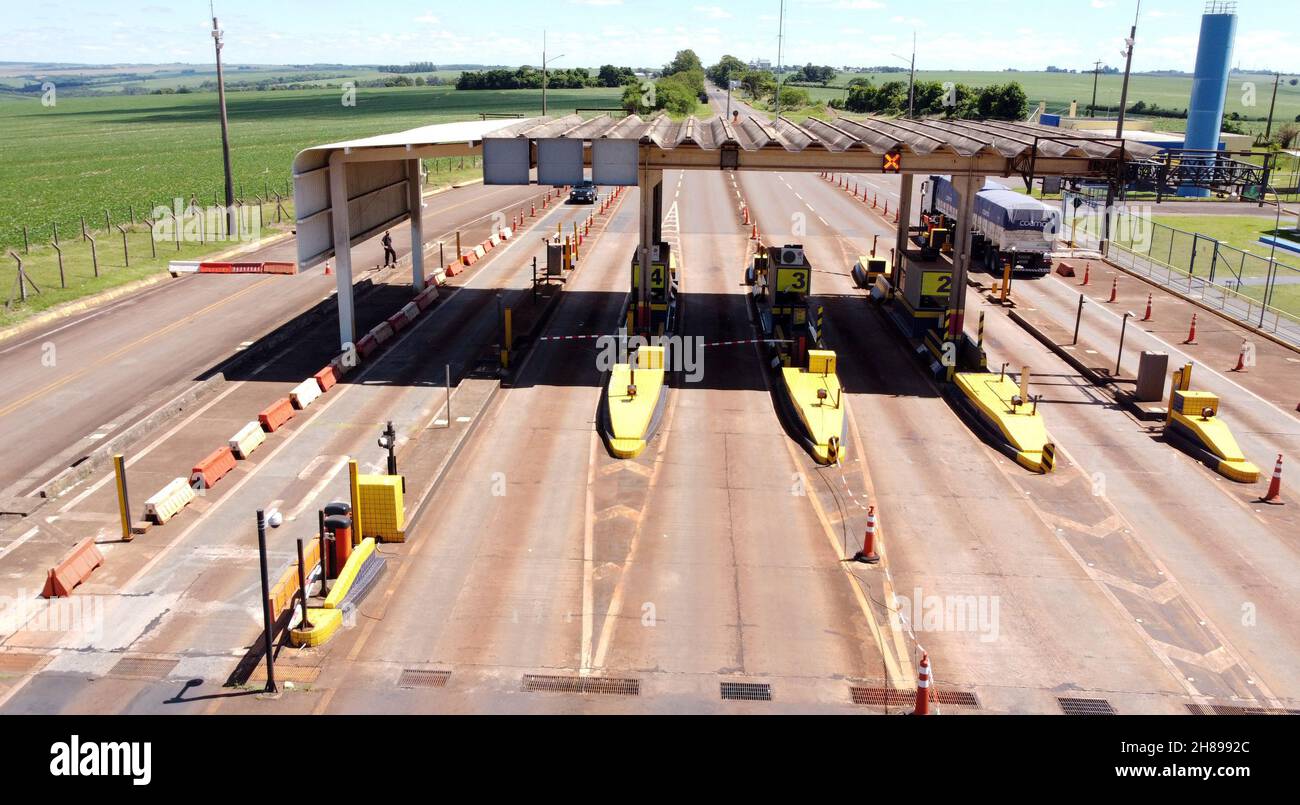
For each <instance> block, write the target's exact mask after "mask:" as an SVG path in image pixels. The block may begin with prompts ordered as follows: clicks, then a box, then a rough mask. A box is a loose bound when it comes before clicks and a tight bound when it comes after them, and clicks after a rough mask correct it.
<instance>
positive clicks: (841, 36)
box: [0, 0, 1300, 73]
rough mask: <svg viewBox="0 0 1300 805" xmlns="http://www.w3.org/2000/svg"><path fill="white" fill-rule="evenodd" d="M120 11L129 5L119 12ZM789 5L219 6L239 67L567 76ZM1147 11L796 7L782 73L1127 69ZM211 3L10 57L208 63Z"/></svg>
mask: <svg viewBox="0 0 1300 805" xmlns="http://www.w3.org/2000/svg"><path fill="white" fill-rule="evenodd" d="M1203 5H1204V4H1203V2H1201V1H1200V0H1146V2H1144V3H1143V6H1142V21H1141V23H1140V26H1139V30H1138V47H1137V51H1136V56H1135V59H1134V66H1135V69H1138V70H1152V69H1181V70H1190V69H1191V68H1192V66H1193V62H1194V60H1195V52H1196V40H1197V32H1198V26H1199V17H1200V13H1201V10H1202V7H1203ZM114 6H116V8H113V7H114ZM778 7H779V0H752V1H751V2H747V3H743V4H742V3H737V2H728V0H655V1H654V2H651V1H650V0H540V2H539V0H528V1H527V2H524V1H523V0H474V1H473V2H462V3H449V2H446V0H438V1H437V2H431V1H430V0H379V1H378V2H357V1H356V0H350V1H349V2H342V0H312V2H298V1H295V0H285V1H281V0H219V2H217V13H218V16H219V17H220V18H221V21H222V26H223V27H224V28H226V30H227V32H228V34H227V50H226V54H227V56H226V57H227V59H228V60H229V61H231V62H237V63H276V64H283V63H309V62H342V63H349V64H363V63H371V64H373V63H404V62H408V61H432V62H434V63H442V64H448V63H501V64H520V63H534V64H535V63H537V62H539V61H540V53H539V52H540V49H541V47H540V46H541V30H542V29H543V28H546V29H547V30H548V31H549V39H550V42H551V47H552V53H553V54H563V55H564V58H563V59H562V60H560V61H559V62H557V64H558V65H560V66H592V65H599V64H602V63H605V62H613V63H617V64H630V65H633V66H655V65H661V64H663V63H665V62H666V61H667V60H668V59H670V58H671V57H672V54H673V53H674V52H675V51H676V50H677V49H679V48H683V47H691V48H694V49H695V51H696V52H697V53H699V54H700V56H701V58H703V59H704V61H705V62H706V63H710V62H712V61H716V59H717V58H718V57H719V56H720V55H722V54H723V53H732V54H734V55H736V56H739V57H740V58H742V59H745V60H749V59H753V58H768V59H771V60H773V61H775V60H776V55H777V53H776V51H777V42H776V31H777V10H778ZM1134 8H1135V0H1046V1H1045V2H1026V0H930V2H916V0H906V1H905V0H787V2H786V17H787V23H786V45H785V59H784V60H785V62H786V63H796V64H803V63H806V62H809V61H811V62H814V63H817V64H832V65H835V66H841V65H871V64H884V63H890V62H895V63H897V62H898V59H896V58H894V57H893V56H892V55H891V54H906V53H908V51H909V50H910V48H911V38H912V29H913V28H915V29H916V32H917V38H918V66H920V67H922V68H931V69H971V70H974V69H1001V68H1004V67H1015V68H1020V69H1042V68H1043V67H1045V66H1046V65H1048V64H1056V65H1058V66H1063V67H1073V68H1076V69H1083V68H1087V67H1089V66H1090V65H1091V63H1092V62H1093V61H1094V60H1096V59H1102V60H1105V61H1107V62H1109V63H1112V64H1119V63H1120V62H1121V61H1122V60H1121V59H1120V55H1119V50H1120V48H1121V41H1122V39H1123V38H1124V37H1125V36H1126V35H1127V34H1128V29H1129V26H1130V25H1131V24H1132V19H1133V11H1134ZM1238 13H1239V15H1240V19H1239V23H1238V33H1237V43H1236V55H1235V59H1234V61H1236V62H1240V63H1241V65H1242V66H1244V67H1247V68H1254V67H1258V68H1265V69H1272V70H1281V71H1283V72H1290V73H1297V72H1300V18H1298V17H1297V16H1296V13H1295V0H1288V1H1286V2H1284V0H1241V2H1240V3H1239V12H1238ZM207 16H208V5H207V0H199V1H198V2H195V1H194V0H182V1H181V2H174V3H169V4H162V3H157V4H151V3H150V2H149V1H148V0H144V2H141V3H131V4H126V3H117V2H114V3H105V2H103V0H48V1H47V2H42V3H30V4H29V5H28V7H27V8H26V9H24V11H23V12H22V13H21V14H18V13H15V12H14V11H12V10H11V11H8V12H6V14H5V18H6V19H5V22H6V25H5V29H4V30H0V61H62V62H88V63H123V62H132V63H159V62H173V61H185V62H194V63H210V62H211V51H212V49H211V41H210V40H209V39H208V37H207V34H206V32H205V29H206V27H207V26H208V25H209V22H208V20H207Z"/></svg>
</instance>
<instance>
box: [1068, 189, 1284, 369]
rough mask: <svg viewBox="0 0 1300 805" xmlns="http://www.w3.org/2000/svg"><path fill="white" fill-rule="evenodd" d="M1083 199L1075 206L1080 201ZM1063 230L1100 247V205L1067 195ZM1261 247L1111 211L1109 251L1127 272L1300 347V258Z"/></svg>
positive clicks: (1082, 244)
mask: <svg viewBox="0 0 1300 805" xmlns="http://www.w3.org/2000/svg"><path fill="white" fill-rule="evenodd" d="M1075 198H1078V199H1080V202H1079V203H1078V204H1077V205H1076V203H1075V202H1074V199H1075ZM1063 204H1064V208H1065V222H1066V223H1065V231H1066V233H1067V234H1069V235H1070V236H1071V237H1072V239H1073V240H1074V243H1075V245H1076V246H1077V247H1079V248H1084V249H1096V250H1098V251H1101V250H1102V247H1103V245H1105V244H1103V243H1102V240H1101V235H1102V231H1103V229H1102V205H1100V204H1097V203H1096V202H1095V201H1094V200H1092V199H1089V198H1088V197H1086V196H1081V195H1076V194H1071V193H1066V195H1065V198H1064V201H1063ZM1271 252H1272V249H1271V247H1270V246H1267V245H1264V244H1260V253H1258V254H1256V253H1253V252H1250V251H1247V250H1244V249H1238V248H1236V247H1235V246H1230V245H1228V244H1226V243H1222V242H1220V241H1218V240H1215V239H1214V238H1211V237H1207V236H1205V235H1202V234H1199V233H1197V232H1186V231H1183V230H1181V229H1175V228H1173V227H1170V226H1167V225H1165V224H1160V223H1157V222H1155V221H1152V220H1151V219H1150V217H1149V216H1148V215H1146V214H1144V213H1142V212H1134V211H1132V210H1130V209H1127V208H1117V209H1115V210H1113V211H1112V213H1111V241H1110V243H1109V244H1108V246H1107V248H1106V249H1105V250H1104V254H1105V256H1106V258H1107V259H1108V260H1110V261H1111V262H1112V263H1115V264H1116V265H1118V266H1121V267H1122V268H1125V269H1128V270H1129V271H1131V272H1133V273H1135V274H1139V275H1141V276H1144V277H1146V278H1148V279H1150V280H1152V281H1154V282H1157V283H1159V284H1161V285H1164V286H1165V287H1167V288H1169V289H1170V290H1173V291H1176V292H1178V293H1180V294H1183V295H1184V296H1187V297H1190V298H1192V299H1195V300H1196V301H1198V302H1201V303H1202V304H1204V305H1206V306H1207V307H1210V308H1214V309H1216V310H1219V311H1221V312H1223V313H1224V314H1225V315H1227V316H1230V317H1231V318H1234V319H1237V320H1238V321H1241V322H1243V323H1245V324H1249V325H1250V326H1252V327H1255V328H1258V329H1259V330H1261V331H1263V332H1266V333H1271V334H1273V335H1276V336H1277V337H1279V338H1282V339H1284V340H1286V341H1288V342H1289V343H1293V344H1300V255H1295V254H1291V253H1289V252H1287V251H1285V250H1284V249H1282V248H1278V249H1277V252H1276V254H1275V255H1271Z"/></svg>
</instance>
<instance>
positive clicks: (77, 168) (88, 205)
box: [0, 87, 620, 246]
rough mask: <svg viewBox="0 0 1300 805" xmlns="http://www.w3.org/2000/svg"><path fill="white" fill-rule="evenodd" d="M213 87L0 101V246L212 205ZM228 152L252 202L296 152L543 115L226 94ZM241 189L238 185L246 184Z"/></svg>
mask: <svg viewBox="0 0 1300 805" xmlns="http://www.w3.org/2000/svg"><path fill="white" fill-rule="evenodd" d="M619 97H620V91H619V90H617V89H584V90H551V91H550V92H548V93H547V102H548V106H549V107H550V108H549V111H551V112H553V113H566V112H571V111H573V110H574V109H575V108H577V107H607V106H617V105H618V102H619ZM216 99H217V96H216V94H215V93H196V94H189V95H145V96H119V97H84V98H61V99H59V101H58V103H57V105H56V106H55V107H53V108H46V107H43V106H41V104H40V101H39V100H38V99H36V98H20V99H15V98H8V99H5V100H0V165H3V166H4V170H3V173H0V243H2V244H4V245H5V246H15V245H18V246H21V244H22V227H23V226H24V225H26V226H27V227H28V230H29V236H30V237H31V239H32V240H33V241H37V240H39V241H42V242H43V241H47V240H48V239H49V238H50V235H51V223H52V222H53V221H58V222H59V228H60V230H61V231H62V232H64V233H65V234H66V233H71V232H74V231H79V229H80V218H81V216H83V215H84V216H86V218H87V220H88V222H89V223H90V224H91V225H94V224H95V222H96V221H98V222H100V226H102V222H103V219H104V210H105V209H108V210H109V212H110V217H111V219H112V220H113V221H114V222H120V221H122V220H124V219H126V217H127V214H128V209H129V207H134V210H135V213H136V215H137V216H139V215H141V214H142V213H143V212H144V211H146V210H148V209H151V208H152V207H153V206H155V205H158V204H167V205H170V199H173V198H175V197H176V196H177V195H184V196H186V197H188V196H190V195H196V196H198V198H199V200H200V201H201V202H203V203H211V201H212V199H213V198H214V194H217V193H219V192H220V190H221V186H222V168H221V131H220V126H219V124H218V121H217V102H216ZM227 100H228V106H229V113H230V129H231V132H230V136H231V142H232V149H231V152H232V153H231V156H232V160H233V163H234V175H235V181H236V184H237V185H240V186H242V189H243V193H242V195H243V196H244V197H249V198H251V197H252V196H253V195H254V194H263V193H264V192H265V191H266V190H267V189H269V190H270V191H272V192H275V191H277V190H278V191H279V192H281V193H284V192H285V191H286V189H287V184H286V183H287V181H288V179H289V175H290V168H291V162H292V160H293V156H294V154H296V153H297V152H298V151H300V150H301V149H303V148H306V147H308V146H312V145H317V144H320V143H326V142H332V141H337V140H341V139H348V138H353V137H362V136H368V135H373V134H380V133H384V132H390V131H396V130H400V129H404V128H413V127H416V126H422V125H428V124H430V123H438V122H447V121H452V120H463V119H473V118H475V117H477V116H478V114H479V113H480V112H491V113H498V114H501V113H518V114H523V115H537V114H540V113H541V93H540V91H530V90H503V91H481V92H456V91H455V90H453V89H451V88H449V87H400V88H392V89H365V88H362V89H358V90H357V104H356V106H355V107H346V106H343V105H342V103H341V93H340V92H339V91H337V90H332V89H323V90H301V91H284V92H239V93H230V94H229V95H228V96H227ZM237 190H238V188H237Z"/></svg>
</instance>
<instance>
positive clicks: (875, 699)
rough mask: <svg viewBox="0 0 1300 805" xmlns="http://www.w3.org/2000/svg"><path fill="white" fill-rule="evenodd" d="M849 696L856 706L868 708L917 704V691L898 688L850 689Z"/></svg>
mask: <svg viewBox="0 0 1300 805" xmlns="http://www.w3.org/2000/svg"><path fill="white" fill-rule="evenodd" d="M849 696H851V697H853V703H854V704H864V705H866V706H868V707H905V706H908V705H912V704H915V703H916V691H912V690H900V689H898V688H863V687H850V688H849Z"/></svg>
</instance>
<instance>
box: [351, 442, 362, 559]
mask: <svg viewBox="0 0 1300 805" xmlns="http://www.w3.org/2000/svg"><path fill="white" fill-rule="evenodd" d="M357 476H358V470H357V460H356V459H355V458H351V459H348V490H349V493H350V494H351V496H352V547H354V548H355V547H356V546H358V545H360V544H361V540H362V535H361V484H360V482H359V481H358V479H357Z"/></svg>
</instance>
